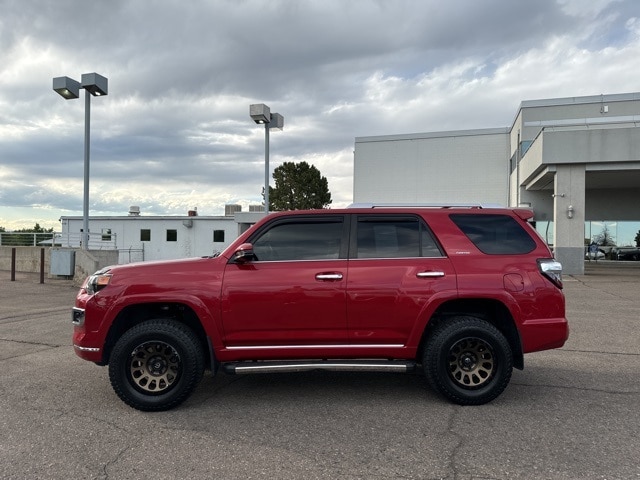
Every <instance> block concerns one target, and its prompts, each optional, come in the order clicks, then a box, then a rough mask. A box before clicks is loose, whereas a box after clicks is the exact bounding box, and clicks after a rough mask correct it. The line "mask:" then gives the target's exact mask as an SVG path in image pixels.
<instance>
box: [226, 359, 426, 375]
mask: <svg viewBox="0 0 640 480" xmlns="http://www.w3.org/2000/svg"><path fill="white" fill-rule="evenodd" d="M222 368H223V370H224V372H225V373H227V374H230V375H236V374H245V373H290V372H308V371H310V370H331V371H334V372H354V371H359V372H399V373H410V372H413V371H414V370H415V368H416V362H414V361H410V360H404V361H394V360H310V361H305V360H296V361H273V362H271V361H249V362H233V363H224V364H222Z"/></svg>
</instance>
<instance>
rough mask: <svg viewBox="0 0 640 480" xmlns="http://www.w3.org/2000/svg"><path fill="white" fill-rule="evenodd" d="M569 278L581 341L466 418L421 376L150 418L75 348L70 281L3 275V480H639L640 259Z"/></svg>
mask: <svg viewBox="0 0 640 480" xmlns="http://www.w3.org/2000/svg"><path fill="white" fill-rule="evenodd" d="M631 263H632V262H629V264H626V263H625V264H622V262H612V263H605V262H598V264H597V265H596V264H595V262H592V263H591V264H588V265H587V271H586V274H585V275H581V276H575V277H568V278H565V294H566V297H567V316H568V318H569V321H570V325H571V336H570V339H569V341H568V342H567V344H566V345H565V347H563V348H562V349H558V350H552V351H547V352H539V353H535V354H530V355H528V356H527V357H526V359H525V365H526V367H525V370H524V371H518V370H516V371H514V374H513V378H512V381H511V384H510V385H509V387H507V390H506V391H505V393H504V394H503V395H502V396H501V397H499V398H498V399H497V400H495V401H494V402H492V403H490V404H488V405H484V406H480V407H459V406H456V405H452V404H450V403H447V402H446V401H444V400H442V399H441V398H440V397H438V396H437V395H435V394H434V393H433V392H431V391H430V390H429V389H428V388H427V387H426V386H425V382H424V379H423V377H422V376H421V375H417V374H416V375H401V374H387V373H385V374H374V373H364V374H363V373H338V372H313V373H301V374H277V375H254V376H237V377H233V376H226V375H224V374H220V375H218V376H216V377H215V378H211V377H210V376H209V375H207V376H205V379H204V380H203V382H202V383H201V384H200V386H199V388H198V390H197V391H196V392H195V394H194V395H193V396H192V397H191V398H190V399H189V400H188V401H187V402H186V403H185V404H184V405H182V406H181V407H179V408H178V409H176V410H173V411H170V412H161V413H142V412H138V411H136V410H132V409H130V408H129V407H127V406H126V405H125V404H124V403H122V402H121V401H120V400H119V399H118V398H117V397H116V396H115V394H114V393H113V392H112V390H111V387H110V385H109V380H108V376H107V371H106V369H105V368H102V367H97V366H95V365H93V364H90V363H88V362H85V361H83V360H80V359H79V358H77V357H76V356H75V355H74V353H73V349H72V347H71V340H70V336H71V323H70V308H71V306H72V304H73V299H74V297H75V294H76V290H77V289H76V287H74V286H72V285H71V283H70V282H68V281H59V280H49V279H47V280H45V283H44V284H42V285H41V284H39V283H38V277H37V275H33V276H32V275H27V274H24V275H18V278H17V279H16V281H15V282H10V281H9V280H8V279H9V272H3V271H0V369H1V371H2V381H1V382H0V412H2V413H1V414H0V478H2V479H5V478H11V479H14V478H15V479H36V478H38V479H39V478H48V479H63V478H64V479H67V478H96V479H100V478H105V479H106V478H112V479H113V478H131V479H134V478H154V479H173V478H191V479H195V478H213V477H220V478H227V479H234V478H238V479H240V478H242V479H248V478H276V479H278V478H296V479H298V478H301V477H305V478H307V479H315V478H342V479H360V478H380V479H382V478H385V479H386V478H391V479H393V478H398V479H400V478H402V479H407V478H422V479H425V478H426V479H451V480H454V479H455V480H472V479H473V480H481V479H494V480H495V479H531V478H544V479H640V462H638V452H640V381H638V372H639V371H640V333H638V332H639V329H638V326H639V323H640V262H635V263H636V264H637V265H635V264H631Z"/></svg>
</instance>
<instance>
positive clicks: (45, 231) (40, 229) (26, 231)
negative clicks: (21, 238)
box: [14, 223, 53, 233]
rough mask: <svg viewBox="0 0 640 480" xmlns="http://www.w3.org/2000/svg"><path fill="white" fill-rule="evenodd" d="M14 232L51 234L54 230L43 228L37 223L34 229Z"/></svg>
mask: <svg viewBox="0 0 640 480" xmlns="http://www.w3.org/2000/svg"><path fill="white" fill-rule="evenodd" d="M14 231H15V232H18V233H51V232H53V228H48V229H47V228H42V227H41V226H40V224H39V223H36V224H35V225H34V227H33V228H23V229H21V230H14Z"/></svg>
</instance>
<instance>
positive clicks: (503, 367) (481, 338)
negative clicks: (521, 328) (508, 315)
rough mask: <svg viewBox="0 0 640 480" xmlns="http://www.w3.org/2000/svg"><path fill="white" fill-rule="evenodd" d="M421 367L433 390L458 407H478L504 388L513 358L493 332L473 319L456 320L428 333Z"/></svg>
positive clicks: (501, 335)
mask: <svg viewBox="0 0 640 480" xmlns="http://www.w3.org/2000/svg"><path fill="white" fill-rule="evenodd" d="M422 365H423V368H424V372H425V376H426V377H427V382H428V383H429V385H431V387H432V388H433V389H435V390H437V391H438V392H440V393H441V394H442V395H444V396H445V397H447V398H449V399H450V400H452V401H453V402H455V403H457V404H459V405H481V404H483V403H487V402H490V401H491V400H493V399H494V398H496V397H497V396H498V395H500V394H501V393H502V392H503V391H504V389H505V388H506V386H507V384H508V383H509V380H510V379H511V372H512V370H513V356H512V353H511V348H510V346H509V342H508V341H507V339H506V338H505V336H504V335H503V334H502V333H501V332H500V331H499V330H498V329H497V328H495V327H494V326H493V325H491V324H490V323H489V322H486V321H485V320H481V319H479V318H476V317H467V316H460V317H454V318H451V319H448V320H445V321H443V322H442V323H440V324H439V325H438V326H436V327H435V329H434V331H433V332H431V335H430V337H429V338H428V340H427V343H426V345H425V350H424V356H423V361H422Z"/></svg>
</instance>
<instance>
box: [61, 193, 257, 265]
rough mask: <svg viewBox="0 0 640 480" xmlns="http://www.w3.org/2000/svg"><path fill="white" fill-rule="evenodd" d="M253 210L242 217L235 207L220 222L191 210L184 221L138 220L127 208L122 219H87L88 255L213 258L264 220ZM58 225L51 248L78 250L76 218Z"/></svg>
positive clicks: (135, 210)
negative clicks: (103, 252)
mask: <svg viewBox="0 0 640 480" xmlns="http://www.w3.org/2000/svg"><path fill="white" fill-rule="evenodd" d="M257 210H258V209H256V208H251V210H250V211H249V212H242V211H241V209H240V206H239V205H227V206H226V212H225V213H226V215H224V216H200V215H197V212H196V211H195V210H190V211H189V212H188V213H187V215H185V216H143V215H140V211H139V209H138V207H131V211H130V212H129V215H127V216H91V217H89V248H88V250H90V251H95V250H118V252H119V260H118V263H120V264H123V263H131V262H138V261H148V260H168V259H175V258H188V257H200V256H208V255H213V254H214V253H216V252H220V251H222V250H224V249H225V248H226V247H227V246H229V245H230V244H231V243H232V242H233V241H234V240H235V239H236V238H237V237H238V235H240V233H242V232H243V231H245V230H246V229H247V228H249V226H250V225H252V224H253V223H255V222H256V221H258V220H259V219H260V218H262V216H264V213H263V212H261V211H257ZM60 222H61V224H62V234H61V235H60V238H57V239H56V241H55V243H56V244H57V245H60V246H62V247H74V248H77V247H80V242H81V238H82V235H81V233H82V217H62V218H61V219H60Z"/></svg>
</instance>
